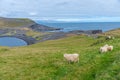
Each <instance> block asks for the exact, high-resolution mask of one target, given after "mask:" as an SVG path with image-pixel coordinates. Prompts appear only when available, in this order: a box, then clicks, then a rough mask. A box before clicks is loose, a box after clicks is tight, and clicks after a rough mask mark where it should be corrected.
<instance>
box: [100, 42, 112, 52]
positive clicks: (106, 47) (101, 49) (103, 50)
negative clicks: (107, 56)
mask: <svg viewBox="0 0 120 80" xmlns="http://www.w3.org/2000/svg"><path fill="white" fill-rule="evenodd" d="M112 50H113V46H109V45H108V44H106V45H104V46H103V47H100V52H101V53H103V52H107V51H112Z"/></svg>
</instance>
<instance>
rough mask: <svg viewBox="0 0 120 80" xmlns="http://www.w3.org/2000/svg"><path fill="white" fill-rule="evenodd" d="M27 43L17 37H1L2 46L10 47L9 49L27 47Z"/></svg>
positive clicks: (0, 43) (0, 44)
mask: <svg viewBox="0 0 120 80" xmlns="http://www.w3.org/2000/svg"><path fill="white" fill-rule="evenodd" d="M25 45H27V43H26V42H25V41H24V40H22V39H19V38H15V37H0V46H9V47H15V46H25Z"/></svg>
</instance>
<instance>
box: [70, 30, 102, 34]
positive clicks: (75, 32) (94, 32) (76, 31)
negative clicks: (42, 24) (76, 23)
mask: <svg viewBox="0 0 120 80" xmlns="http://www.w3.org/2000/svg"><path fill="white" fill-rule="evenodd" d="M68 33H73V34H88V35H91V34H98V33H102V30H87V31H83V30H74V31H69V32H68Z"/></svg>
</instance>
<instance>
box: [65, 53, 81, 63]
mask: <svg viewBox="0 0 120 80" xmlns="http://www.w3.org/2000/svg"><path fill="white" fill-rule="evenodd" d="M64 58H65V59H66V60H67V61H68V62H69V63H70V62H79V54H76V53H75V54H64Z"/></svg>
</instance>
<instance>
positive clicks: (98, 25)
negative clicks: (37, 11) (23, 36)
mask: <svg viewBox="0 0 120 80" xmlns="http://www.w3.org/2000/svg"><path fill="white" fill-rule="evenodd" d="M37 23H40V24H44V25H47V26H51V27H55V28H63V30H62V31H65V32H68V31H72V30H96V29H100V30H103V31H108V30H112V29H116V28H120V22H80V23H45V22H44V23H42V22H40V21H37Z"/></svg>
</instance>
